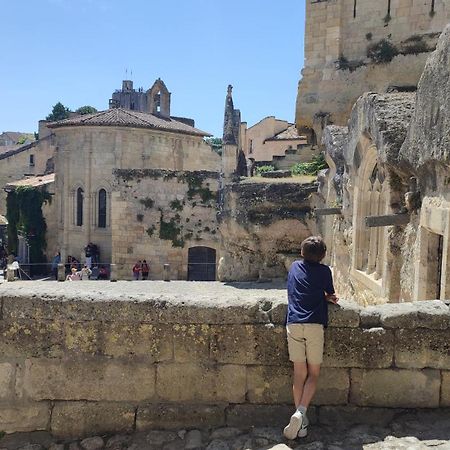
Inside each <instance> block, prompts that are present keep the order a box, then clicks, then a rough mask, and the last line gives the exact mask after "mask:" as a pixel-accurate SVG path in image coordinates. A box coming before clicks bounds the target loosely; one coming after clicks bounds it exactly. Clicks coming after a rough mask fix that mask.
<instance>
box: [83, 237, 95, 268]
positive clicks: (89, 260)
mask: <svg viewBox="0 0 450 450" xmlns="http://www.w3.org/2000/svg"><path fill="white" fill-rule="evenodd" d="M92 253H93V251H92V243H91V242H89V244H88V245H86V247H84V256H85V259H84V261H85V264H86V266H87V267H88V268H89V269H90V268H91V267H92Z"/></svg>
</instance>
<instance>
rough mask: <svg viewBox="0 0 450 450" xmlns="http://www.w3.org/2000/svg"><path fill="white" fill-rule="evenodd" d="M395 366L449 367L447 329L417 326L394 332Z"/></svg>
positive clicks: (449, 347)
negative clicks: (413, 328) (412, 328)
mask: <svg viewBox="0 0 450 450" xmlns="http://www.w3.org/2000/svg"><path fill="white" fill-rule="evenodd" d="M395 336H396V340H395V341H396V342H395V366H396V367H399V368H405V369H416V368H417V369H422V368H424V367H430V368H433V369H450V339H449V332H448V330H435V329H434V330H431V329H426V328H418V329H416V330H410V329H407V330H405V329H403V330H397V331H396V332H395Z"/></svg>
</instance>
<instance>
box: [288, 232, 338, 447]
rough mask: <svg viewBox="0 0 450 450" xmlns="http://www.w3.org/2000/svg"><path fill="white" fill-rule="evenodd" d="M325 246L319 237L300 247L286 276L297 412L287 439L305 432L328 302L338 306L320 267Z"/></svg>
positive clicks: (326, 273)
mask: <svg viewBox="0 0 450 450" xmlns="http://www.w3.org/2000/svg"><path fill="white" fill-rule="evenodd" d="M326 251H327V247H326V245H325V242H324V241H323V240H322V238H321V237H319V236H311V237H309V238H307V239H305V240H304V241H303V242H302V244H301V256H302V258H303V259H302V260H299V261H295V262H294V263H293V264H292V266H291V268H290V270H289V275H288V281H287V291H288V311H287V320H286V323H287V325H286V328H287V341H288V349H289V359H290V360H291V361H292V362H293V363H294V383H293V394H294V403H295V408H296V411H295V412H294V414H293V415H292V416H291V419H290V421H289V425H287V426H286V427H285V429H284V436H285V437H286V438H287V439H295V438H297V437H305V436H306V435H307V433H308V418H307V416H306V412H307V410H308V406H309V404H310V402H311V399H312V398H313V396H314V394H315V392H316V387H317V381H318V378H319V373H320V365H321V364H322V358H323V343H324V327H326V326H327V323H328V303H327V302H331V303H337V301H338V298H337V297H336V295H335V293H334V287H333V277H332V275H331V270H330V268H329V267H328V266H326V265H324V264H321V261H322V260H323V258H324V257H325V254H326Z"/></svg>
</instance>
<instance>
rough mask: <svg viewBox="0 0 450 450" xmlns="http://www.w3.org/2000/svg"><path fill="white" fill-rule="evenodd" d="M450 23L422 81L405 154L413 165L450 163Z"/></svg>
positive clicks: (430, 59)
mask: <svg viewBox="0 0 450 450" xmlns="http://www.w3.org/2000/svg"><path fill="white" fill-rule="evenodd" d="M449 129H450V26H448V27H447V28H446V29H445V30H444V32H443V33H442V35H441V37H440V39H439V42H438V46H437V49H436V51H435V52H434V53H433V54H432V55H431V56H430V58H429V59H428V61H427V63H426V65H425V70H424V72H423V75H422V77H421V79H420V82H419V88H418V91H417V103H416V112H415V114H414V116H413V119H412V123H411V127H410V129H409V131H408V136H407V139H406V141H405V143H404V144H403V147H402V150H401V156H402V157H403V158H404V159H405V160H406V161H408V162H409V163H410V164H411V166H412V167H416V168H418V167H421V166H423V165H425V164H427V163H432V164H434V163H439V164H446V165H448V164H450V134H449Z"/></svg>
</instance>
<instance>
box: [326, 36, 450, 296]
mask: <svg viewBox="0 0 450 450" xmlns="http://www.w3.org/2000/svg"><path fill="white" fill-rule="evenodd" d="M449 55H450V28H449V27H447V28H446V30H445V31H444V32H443V34H442V36H441V37H440V40H439V42H438V46H437V50H436V51H435V52H434V53H433V54H431V56H430V57H429V59H428V61H427V63H426V65H425V69H424V72H423V75H422V77H421V79H420V81H419V84H418V91H417V95H415V94H413V93H397V94H373V93H368V94H365V95H363V96H362V97H361V98H360V99H359V100H358V101H357V102H356V104H355V106H354V108H353V110H352V114H351V116H350V120H349V122H348V127H337V126H330V127H327V128H325V130H324V139H323V142H324V145H325V148H326V152H327V160H328V161H329V163H330V169H329V171H328V174H327V177H326V180H325V183H324V185H323V186H322V194H323V198H324V199H326V200H325V203H326V204H327V205H328V206H329V205H330V203H331V202H335V203H336V204H338V205H339V206H340V208H341V214H339V215H337V216H335V218H326V219H325V220H323V221H322V223H321V226H322V230H323V232H324V234H325V236H326V238H327V240H328V241H329V242H332V243H333V244H332V252H331V263H332V265H333V267H334V271H335V278H336V284H337V287H338V289H339V292H340V293H341V295H343V296H344V297H348V298H350V297H352V298H354V299H355V300H357V301H358V302H360V303H363V304H368V303H377V302H385V301H390V302H403V301H412V300H430V299H446V298H449V297H450V263H449V261H450V203H449V202H450V188H449V185H450V157H449V153H448V147H449V142H448V130H449V129H450V123H448V112H449V111H450V103H449V101H448V92H450V85H449V81H448V80H449V77H450V73H449V68H448V57H449ZM330 230H332V231H330Z"/></svg>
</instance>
